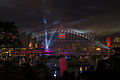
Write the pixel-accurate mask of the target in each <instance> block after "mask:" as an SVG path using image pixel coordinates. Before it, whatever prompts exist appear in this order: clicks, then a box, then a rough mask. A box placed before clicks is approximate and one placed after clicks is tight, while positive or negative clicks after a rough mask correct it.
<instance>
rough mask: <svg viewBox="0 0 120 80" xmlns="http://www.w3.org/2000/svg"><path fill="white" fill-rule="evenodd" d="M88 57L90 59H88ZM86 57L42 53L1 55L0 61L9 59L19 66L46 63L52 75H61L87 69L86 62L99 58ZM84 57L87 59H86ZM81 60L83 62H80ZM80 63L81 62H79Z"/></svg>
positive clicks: (78, 72)
mask: <svg viewBox="0 0 120 80" xmlns="http://www.w3.org/2000/svg"><path fill="white" fill-rule="evenodd" d="M89 58H90V59H89ZM89 58H86V56H84V57H82V58H81V56H79V57H77V58H76V57H75V58H72V57H70V58H69V56H62V57H61V58H56V56H52V57H50V56H42V55H36V56H35V55H28V56H27V55H24V56H11V57H10V56H2V57H0V61H11V60H12V62H13V63H14V64H16V65H19V66H22V64H24V63H29V64H30V65H31V66H34V65H36V64H38V63H39V62H41V61H42V62H43V63H46V64H47V66H48V68H49V69H51V70H54V77H56V76H62V75H63V72H64V71H68V72H70V73H71V72H75V75H78V74H80V73H82V72H83V71H87V69H88V65H86V62H92V63H97V62H98V60H99V59H97V58H95V59H94V58H93V59H92V58H91V57H89ZM86 59H89V60H87V61H86ZM81 61H83V63H82V62H81ZM81 63H82V64H81Z"/></svg>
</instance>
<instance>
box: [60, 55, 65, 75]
mask: <svg viewBox="0 0 120 80" xmlns="http://www.w3.org/2000/svg"><path fill="white" fill-rule="evenodd" d="M59 64H60V69H61V70H60V73H61V76H62V75H63V72H64V71H65V70H66V67H67V63H66V56H65V57H62V58H60V61H59Z"/></svg>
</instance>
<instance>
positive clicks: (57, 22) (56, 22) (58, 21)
mask: <svg viewBox="0 0 120 80" xmlns="http://www.w3.org/2000/svg"><path fill="white" fill-rule="evenodd" d="M60 22H61V21H60V20H56V21H55V22H53V24H55V25H56V24H59V23H60Z"/></svg>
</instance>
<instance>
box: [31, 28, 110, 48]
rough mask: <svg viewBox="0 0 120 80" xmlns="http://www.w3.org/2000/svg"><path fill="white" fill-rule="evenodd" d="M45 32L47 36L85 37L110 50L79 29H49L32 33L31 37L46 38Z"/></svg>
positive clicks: (93, 36)
mask: <svg viewBox="0 0 120 80" xmlns="http://www.w3.org/2000/svg"><path fill="white" fill-rule="evenodd" d="M45 32H46V33H47V34H51V33H71V34H75V35H78V36H80V37H83V38H85V39H87V40H89V41H91V42H93V44H94V45H98V46H101V47H102V48H106V49H109V48H108V47H107V46H105V45H104V44H102V43H101V42H100V41H98V40H96V39H95V35H94V34H93V33H89V32H84V31H81V30H78V29H72V28H63V29H61V28H52V29H48V30H45V31H40V32H35V33H32V36H31V37H32V38H36V39H38V38H39V37H43V36H45Z"/></svg>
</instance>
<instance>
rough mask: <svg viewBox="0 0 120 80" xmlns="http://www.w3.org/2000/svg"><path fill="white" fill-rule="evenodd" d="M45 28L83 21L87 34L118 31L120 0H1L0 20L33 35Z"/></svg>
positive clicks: (119, 25)
mask: <svg viewBox="0 0 120 80" xmlns="http://www.w3.org/2000/svg"><path fill="white" fill-rule="evenodd" d="M43 18H46V19H47V21H48V25H50V24H54V23H55V22H59V23H61V24H62V23H69V22H74V21H79V20H84V19H86V20H85V21H84V22H81V23H80V25H81V26H83V27H85V29H88V30H90V31H96V30H98V27H101V28H100V29H99V30H98V31H97V32H106V31H110V32H116V31H119V30H120V28H119V27H120V4H119V0H0V20H3V21H14V22H15V23H16V25H17V26H18V27H19V30H20V31H27V32H32V31H34V30H35V29H42V28H43Z"/></svg>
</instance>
